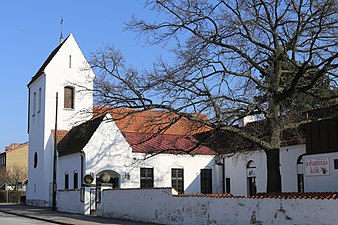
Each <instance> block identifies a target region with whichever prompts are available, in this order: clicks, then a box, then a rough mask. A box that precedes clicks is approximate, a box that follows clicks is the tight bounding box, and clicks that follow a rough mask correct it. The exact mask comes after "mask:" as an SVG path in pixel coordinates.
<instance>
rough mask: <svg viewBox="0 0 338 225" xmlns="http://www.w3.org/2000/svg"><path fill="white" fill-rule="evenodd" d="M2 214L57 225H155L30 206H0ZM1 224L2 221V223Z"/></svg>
mask: <svg viewBox="0 0 338 225" xmlns="http://www.w3.org/2000/svg"><path fill="white" fill-rule="evenodd" d="M0 212H3V213H9V214H14V215H17V216H22V217H27V218H31V219H37V220H41V221H46V222H50V223H56V224H67V225H68V224H79V225H93V224H106V225H109V224H110V225H154V224H152V223H142V222H135V221H128V220H120V219H111V218H102V217H97V216H87V215H78V214H70V213H62V212H58V211H52V209H51V208H43V207H35V206H28V205H16V204H0ZM0 223H1V221H0Z"/></svg>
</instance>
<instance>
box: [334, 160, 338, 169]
mask: <svg viewBox="0 0 338 225" xmlns="http://www.w3.org/2000/svg"><path fill="white" fill-rule="evenodd" d="M333 164H334V169H335V170H337V169H338V159H334V160H333Z"/></svg>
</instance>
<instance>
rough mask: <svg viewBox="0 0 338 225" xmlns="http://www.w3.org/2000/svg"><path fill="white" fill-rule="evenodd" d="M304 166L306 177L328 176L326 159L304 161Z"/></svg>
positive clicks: (327, 160)
mask: <svg viewBox="0 0 338 225" xmlns="http://www.w3.org/2000/svg"><path fill="white" fill-rule="evenodd" d="M304 164H305V175H306V176H327V175H329V174H330V170H329V159H328V158H320V159H306V160H304Z"/></svg>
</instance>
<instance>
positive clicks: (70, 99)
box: [64, 86, 74, 109]
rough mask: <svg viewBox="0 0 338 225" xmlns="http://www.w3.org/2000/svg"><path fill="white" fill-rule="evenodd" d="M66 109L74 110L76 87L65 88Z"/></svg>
mask: <svg viewBox="0 0 338 225" xmlns="http://www.w3.org/2000/svg"><path fill="white" fill-rule="evenodd" d="M64 108H65V109H74V87H70V86H66V87H65V88H64Z"/></svg>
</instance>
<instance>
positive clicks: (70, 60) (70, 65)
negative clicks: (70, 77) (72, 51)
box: [69, 55, 72, 68]
mask: <svg viewBox="0 0 338 225" xmlns="http://www.w3.org/2000/svg"><path fill="white" fill-rule="evenodd" d="M69 68H72V55H69Z"/></svg>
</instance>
